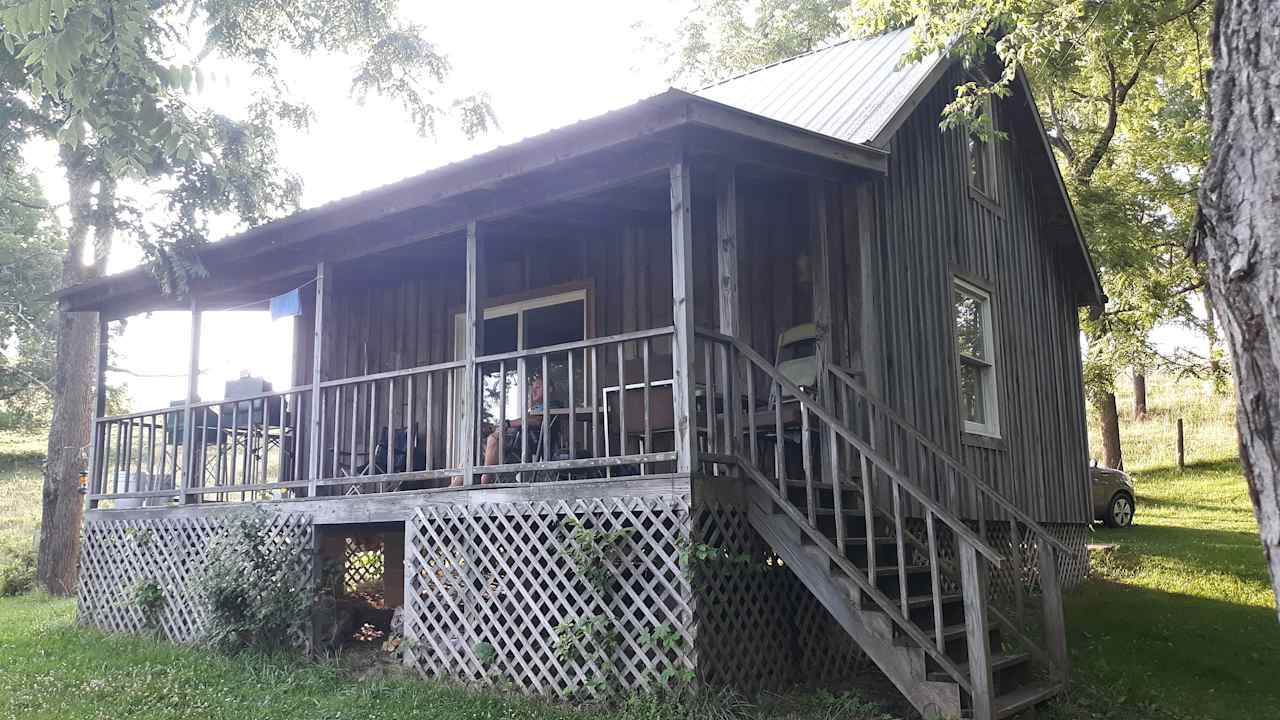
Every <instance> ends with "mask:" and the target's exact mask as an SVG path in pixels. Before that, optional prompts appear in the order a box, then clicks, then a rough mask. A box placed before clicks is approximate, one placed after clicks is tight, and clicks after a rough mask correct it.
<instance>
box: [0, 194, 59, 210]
mask: <svg viewBox="0 0 1280 720" xmlns="http://www.w3.org/2000/svg"><path fill="white" fill-rule="evenodd" d="M4 200H5V202H11V203H13V204H14V205H21V206H22V207H24V208H27V209H29V210H52V209H53V208H52V206H50V205H49V204H48V203H43V202H38V201H35V200H27V199H26V198H20V197H18V196H17V195H10V194H8V193H6V194H5V195H4Z"/></svg>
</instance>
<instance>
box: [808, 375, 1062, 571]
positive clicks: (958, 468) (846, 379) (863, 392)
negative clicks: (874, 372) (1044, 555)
mask: <svg viewBox="0 0 1280 720" xmlns="http://www.w3.org/2000/svg"><path fill="white" fill-rule="evenodd" d="M827 369H828V370H830V371H831V374H832V375H833V376H835V377H836V378H837V379H838V380H840V381H841V382H842V383H844V384H845V385H846V386H848V387H849V388H850V389H851V390H853V391H854V392H855V393H857V394H858V396H859V398H860V399H861V400H862V401H863V402H865V403H867V404H868V405H872V406H874V407H875V409H876V412H878V413H880V414H881V415H882V416H884V417H886V418H888V419H889V420H891V421H893V423H894V424H895V425H897V426H898V427H899V428H901V429H902V430H904V431H905V432H907V433H908V434H909V435H911V437H913V438H914V439H915V440H916V441H917V442H919V443H920V445H921V446H922V447H924V448H925V449H926V450H928V451H930V452H932V453H933V454H934V455H935V456H936V457H937V459H939V460H941V461H942V463H943V464H945V465H947V466H948V467H950V468H951V469H952V470H953V471H954V472H955V473H956V475H958V476H959V477H960V478H962V479H964V480H965V481H966V482H968V483H969V484H970V485H972V486H973V488H974V490H975V491H977V492H981V493H982V494H983V495H985V496H986V497H988V498H990V499H991V501H992V502H994V503H995V504H996V505H999V506H1000V507H1001V508H1003V509H1004V510H1005V511H1006V512H1008V513H1009V514H1010V515H1011V516H1012V517H1014V518H1015V519H1017V520H1018V521H1020V522H1021V523H1023V524H1024V525H1026V526H1027V527H1028V528H1029V529H1031V530H1032V531H1033V532H1034V533H1035V534H1036V535H1038V536H1039V538H1040V539H1041V540H1043V541H1044V542H1047V543H1048V544H1049V545H1051V546H1052V547H1053V548H1054V549H1056V550H1058V551H1059V552H1061V553H1063V554H1064V555H1068V556H1070V555H1072V554H1073V553H1072V551H1071V549H1070V548H1068V547H1067V546H1066V545H1064V544H1063V543H1062V541H1060V540H1058V539H1057V538H1055V537H1054V536H1053V535H1052V534H1050V533H1049V531H1048V530H1047V529H1046V528H1045V527H1044V526H1042V525H1041V524H1040V523H1038V522H1036V521H1035V520H1034V519H1032V517H1031V516H1030V515H1028V514H1027V513H1025V512H1023V511H1022V509H1021V508H1019V507H1018V506H1017V505H1015V504H1013V503H1012V502H1011V501H1009V500H1008V499H1007V498H1005V497H1004V495H1002V494H1001V493H1000V492H999V491H998V490H996V489H995V488H993V487H991V486H990V485H988V484H987V483H986V481H984V480H983V479H982V478H980V477H978V475H977V474H976V473H974V472H973V471H972V470H970V469H969V468H968V467H967V466H966V465H965V464H964V462H963V461H961V460H960V459H959V458H957V457H956V456H955V455H954V454H952V453H951V452H948V451H947V450H946V449H945V448H943V447H942V446H940V445H938V444H937V443H935V442H934V441H933V440H931V439H930V438H929V437H928V436H926V435H925V434H924V433H922V432H920V431H919V430H918V429H916V427H915V425H913V424H911V423H910V422H908V421H907V420H906V418H904V417H902V415H900V414H898V412H897V411H896V410H894V409H893V408H892V407H890V406H889V405H888V404H887V403H885V402H884V401H882V400H880V399H879V398H877V397H875V396H874V395H872V394H871V392H870V391H869V390H868V389H867V388H866V386H865V385H863V384H862V383H860V382H858V381H857V379H855V378H854V377H853V376H852V375H850V374H849V373H848V372H846V371H845V370H844V369H843V368H841V367H839V366H838V365H833V364H828V365H827Z"/></svg>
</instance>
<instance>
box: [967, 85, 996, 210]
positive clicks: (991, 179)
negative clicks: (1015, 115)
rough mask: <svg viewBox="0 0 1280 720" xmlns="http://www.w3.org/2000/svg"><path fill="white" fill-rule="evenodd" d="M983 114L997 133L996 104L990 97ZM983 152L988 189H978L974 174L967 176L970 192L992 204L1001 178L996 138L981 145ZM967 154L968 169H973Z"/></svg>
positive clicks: (985, 100)
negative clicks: (997, 162) (997, 167)
mask: <svg viewBox="0 0 1280 720" xmlns="http://www.w3.org/2000/svg"><path fill="white" fill-rule="evenodd" d="M982 114H983V115H985V116H987V117H988V118H990V119H991V130H992V131H995V130H996V129H997V128H996V113H995V103H994V102H993V101H992V99H991V96H990V95H988V96H987V97H986V98H984V99H983V110H982ZM967 140H968V138H966V142H965V147H966V149H967V148H968V147H969V143H968V142H967ZM981 150H982V153H983V154H984V155H986V162H985V163H983V168H985V170H986V174H987V176H986V177H985V178H983V179H984V180H985V185H986V188H985V189H983V188H980V187H978V186H977V185H976V184H974V181H973V180H974V178H973V173H972V172H967V173H965V174H966V175H967V176H968V178H969V189H970V190H972V191H973V192H975V193H977V194H978V195H981V196H982V197H983V198H984V199H986V200H988V201H990V202H992V203H995V202H996V197H998V195H999V192H1000V178H999V175H1000V174H999V173H998V172H996V142H995V138H991V139H990V140H984V141H983V142H982V145H981ZM965 154H966V158H965V159H966V160H967V161H968V168H970V169H971V168H972V167H973V159H972V158H971V157H968V155H969V152H968V151H966V153H965Z"/></svg>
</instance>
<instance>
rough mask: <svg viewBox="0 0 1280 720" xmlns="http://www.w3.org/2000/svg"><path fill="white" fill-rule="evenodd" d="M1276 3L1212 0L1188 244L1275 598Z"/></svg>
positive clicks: (1278, 482) (1279, 94) (1279, 9)
mask: <svg viewBox="0 0 1280 720" xmlns="http://www.w3.org/2000/svg"><path fill="white" fill-rule="evenodd" d="M1277 27H1280V0H1219V2H1218V4H1217V7H1216V9H1215V11H1214V21H1213V33H1212V43H1213V71H1212V73H1211V77H1210V90H1209V128H1210V138H1209V143H1210V144H1209V163H1208V165H1207V166H1206V168H1205V172H1204V177H1203V179H1202V180H1201V184H1200V218H1199V222H1198V223H1197V226H1196V235H1195V237H1194V239H1193V247H1192V251H1193V253H1194V255H1195V256H1196V258H1197V259H1198V260H1202V261H1204V262H1205V263H1207V265H1208V280H1209V291H1210V295H1211V297H1212V304H1213V307H1214V309H1215V310H1217V312H1218V320H1219V321H1220V322H1221V325H1222V332H1223V335H1224V337H1225V338H1226V341H1227V343H1228V346H1229V347H1230V349H1231V362H1232V367H1233V369H1234V370H1235V376H1236V387H1237V397H1238V404H1237V407H1236V428H1237V430H1238V432H1239V434H1240V463H1241V465H1242V466H1243V469H1244V475H1245V479H1246V480H1247V481H1248V483H1249V494H1250V497H1251V498H1252V499H1253V509H1254V513H1255V514H1256V515H1257V518H1258V525H1259V529H1260V530H1261V534H1262V548H1263V551H1264V552H1265V553H1266V557H1267V564H1268V567H1269V569H1270V571H1271V582H1272V586H1273V588H1274V589H1275V592H1276V596H1277V598H1280V312H1277V308H1280V239H1277V235H1276V233H1277V228H1280V74H1277V72H1276V67H1277V66H1280V33H1277V32H1276V28H1277Z"/></svg>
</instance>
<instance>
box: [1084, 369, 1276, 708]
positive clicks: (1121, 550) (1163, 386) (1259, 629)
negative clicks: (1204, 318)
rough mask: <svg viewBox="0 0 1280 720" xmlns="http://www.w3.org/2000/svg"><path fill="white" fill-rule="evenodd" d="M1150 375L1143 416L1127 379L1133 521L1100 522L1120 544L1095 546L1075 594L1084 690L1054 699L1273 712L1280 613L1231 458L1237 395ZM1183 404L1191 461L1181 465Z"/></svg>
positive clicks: (1125, 420) (1123, 391)
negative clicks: (1117, 526)
mask: <svg viewBox="0 0 1280 720" xmlns="http://www.w3.org/2000/svg"><path fill="white" fill-rule="evenodd" d="M1148 388H1149V389H1148V405H1149V409H1150V415H1149V417H1148V419H1147V420H1144V421H1136V420H1133V419H1132V394H1131V393H1132V390H1131V388H1129V387H1121V388H1119V390H1120V392H1119V393H1118V395H1119V402H1120V403H1121V439H1122V441H1123V443H1124V453H1125V466H1126V468H1128V470H1129V471H1130V473H1131V474H1132V475H1133V478H1134V482H1135V484H1136V486H1137V502H1138V515H1137V518H1136V521H1135V525H1134V527H1132V528H1129V529H1126V530H1107V529H1103V528H1099V529H1098V531H1097V532H1096V533H1095V534H1094V536H1093V537H1092V538H1091V542H1092V543H1095V544H1100V545H1114V546H1115V547H1114V548H1113V549H1109V550H1103V551H1095V553H1094V555H1093V557H1092V561H1093V576H1092V577H1091V579H1090V580H1089V581H1088V582H1086V583H1085V584H1084V586H1083V587H1082V588H1080V589H1079V590H1078V591H1076V592H1075V593H1073V594H1072V595H1071V596H1069V597H1068V599H1067V628H1068V633H1069V635H1070V643H1071V649H1072V659H1073V664H1074V670H1075V678H1076V689H1075V691H1074V693H1073V697H1072V700H1071V702H1070V703H1068V704H1067V705H1066V706H1064V707H1063V708H1061V709H1060V711H1061V712H1062V713H1063V717H1115V718H1128V717H1152V718H1155V717H1161V718H1163V717H1187V718H1223V719H1224V720H1225V719H1227V718H1230V719H1231V720H1237V719H1242V720H1249V719H1252V718H1258V719H1259V720H1261V719H1262V718H1267V719H1272V718H1275V717H1276V716H1277V713H1278V712H1280V709H1278V708H1280V681H1277V678H1280V658H1278V657H1277V655H1276V652H1275V651H1276V648H1278V647H1280V625H1278V624H1277V621H1276V612H1275V601H1274V598H1273V596H1272V594H1271V590H1270V581H1269V578H1268V576H1267V571H1266V566H1265V564H1264V560H1263V556H1262V548H1261V544H1260V542H1259V540H1258V528H1257V523H1256V522H1255V520H1254V515H1253V506H1252V505H1251V504H1250V500H1249V494H1248V489H1247V486H1246V485H1245V482H1244V478H1243V476H1242V475H1241V472H1240V465H1239V462H1238V459H1237V454H1236V435H1235V426H1234V402H1235V400H1234V398H1233V397H1231V396H1230V395H1215V394H1214V393H1212V392H1211V391H1207V390H1206V389H1205V388H1203V387H1202V386H1201V384H1200V383H1198V382H1194V381H1193V382H1187V381H1183V382H1177V383H1175V382H1173V381H1172V380H1171V379H1169V378H1152V379H1149V380H1148ZM1178 417H1183V418H1184V427H1185V429H1186V447H1187V461H1188V466H1187V468H1186V470H1185V471H1184V472H1181V473H1180V472H1178V470H1177V468H1176V466H1175V464H1174V457H1175V455H1174V437H1175V429H1174V428H1175V427H1176V421H1177V418H1178ZM1091 421H1092V422H1091V428H1090V430H1091V434H1093V433H1096V428H1097V422H1096V418H1091ZM1090 447H1099V443H1098V441H1097V440H1096V439H1094V438H1091V440H1090ZM1072 713H1076V714H1072Z"/></svg>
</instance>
